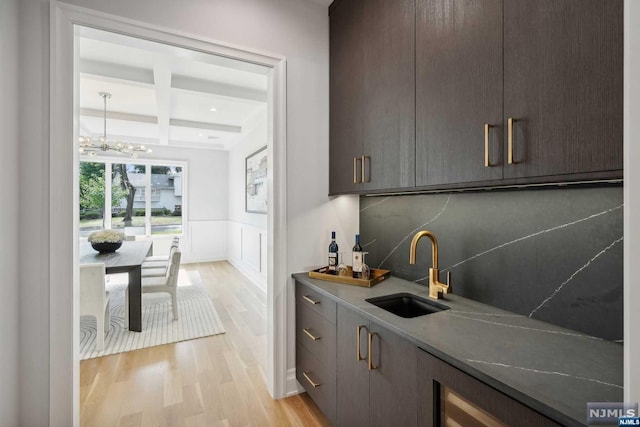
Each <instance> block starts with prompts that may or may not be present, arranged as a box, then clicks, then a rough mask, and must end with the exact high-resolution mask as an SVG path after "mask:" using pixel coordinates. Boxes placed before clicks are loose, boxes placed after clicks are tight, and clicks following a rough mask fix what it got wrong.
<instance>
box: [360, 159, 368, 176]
mask: <svg viewBox="0 0 640 427" xmlns="http://www.w3.org/2000/svg"><path fill="white" fill-rule="evenodd" d="M368 158H369V156H362V180H361V182H369V181H368V180H367V175H366V172H365V168H366V167H367V159H368Z"/></svg>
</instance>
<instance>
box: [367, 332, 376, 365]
mask: <svg viewBox="0 0 640 427" xmlns="http://www.w3.org/2000/svg"><path fill="white" fill-rule="evenodd" d="M367 335H368V336H369V354H368V355H367V356H368V363H369V370H370V371H372V370H374V369H378V367H377V366H375V365H374V364H373V336H374V335H378V334H376V333H375V332H374V333H371V332H369V333H368V334H367Z"/></svg>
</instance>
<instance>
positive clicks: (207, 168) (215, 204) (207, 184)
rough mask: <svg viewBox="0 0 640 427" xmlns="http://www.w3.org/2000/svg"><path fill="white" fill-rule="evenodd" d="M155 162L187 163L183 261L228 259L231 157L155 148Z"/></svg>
mask: <svg viewBox="0 0 640 427" xmlns="http://www.w3.org/2000/svg"><path fill="white" fill-rule="evenodd" d="M151 158H152V159H153V160H159V159H166V160H168V163H170V161H171V160H174V161H175V160H177V161H184V162H187V163H188V165H187V174H186V179H185V180H184V181H183V184H186V189H187V191H186V194H183V200H184V201H186V204H185V205H184V206H183V211H184V212H183V216H184V217H185V218H186V221H185V226H186V230H185V234H184V237H183V238H182V240H181V241H180V248H181V250H182V251H183V262H185V263H189V262H205V261H216V260H221V259H226V256H227V223H226V221H227V211H228V199H229V197H228V196H229V184H228V183H229V177H228V162H229V156H228V153H227V152H226V151H217V150H200V149H194V148H175V147H154V149H153V153H152V156H151Z"/></svg>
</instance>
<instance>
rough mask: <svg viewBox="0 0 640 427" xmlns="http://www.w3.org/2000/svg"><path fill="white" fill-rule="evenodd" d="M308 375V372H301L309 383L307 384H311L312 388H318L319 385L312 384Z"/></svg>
mask: <svg viewBox="0 0 640 427" xmlns="http://www.w3.org/2000/svg"><path fill="white" fill-rule="evenodd" d="M308 374H309V373H308V372H303V373H302V375H303V376H304V377H305V378H306V379H307V381H309V384H311V386H312V387H313V388H316V387H319V386H320V383H314V382H313V380H312V379H311V378H309V375H308Z"/></svg>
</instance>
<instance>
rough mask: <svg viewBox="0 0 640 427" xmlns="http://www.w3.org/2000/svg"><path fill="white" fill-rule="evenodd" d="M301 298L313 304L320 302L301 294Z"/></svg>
mask: <svg viewBox="0 0 640 427" xmlns="http://www.w3.org/2000/svg"><path fill="white" fill-rule="evenodd" d="M302 298H303V299H304V300H305V301H306V302H308V303H309V304H313V305H316V304H320V301H314V300H312V299H311V298H309V297H308V296H306V295H302Z"/></svg>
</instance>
